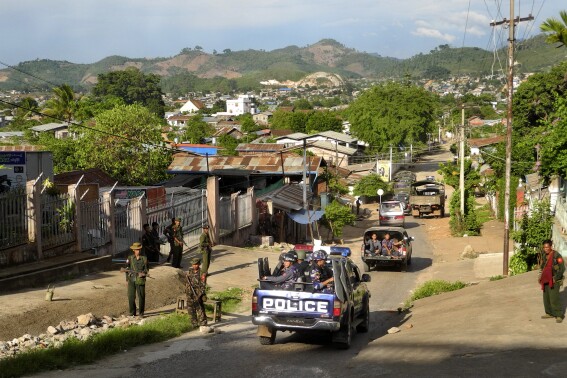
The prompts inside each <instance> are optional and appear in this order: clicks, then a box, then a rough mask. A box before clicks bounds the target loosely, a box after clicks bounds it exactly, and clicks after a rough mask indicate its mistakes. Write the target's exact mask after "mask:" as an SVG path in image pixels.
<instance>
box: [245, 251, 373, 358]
mask: <svg viewBox="0 0 567 378" xmlns="http://www.w3.org/2000/svg"><path fill="white" fill-rule="evenodd" d="M333 248H335V247H331V255H330V256H329V258H328V260H327V266H328V267H329V268H331V269H332V271H333V277H334V284H333V285H332V286H331V287H330V292H328V293H326V292H314V290H313V284H312V283H311V282H309V279H308V278H307V277H300V278H299V279H298V281H297V283H296V284H295V290H293V291H292V290H274V289H267V288H266V287H265V286H264V285H263V283H264V282H263V281H262V280H261V277H262V276H263V275H265V272H266V270H267V271H269V267H268V264H267V258H266V259H259V261H258V266H259V278H260V280H259V281H260V287H259V288H258V289H255V290H254V293H253V296H252V323H253V324H255V325H257V326H258V331H257V335H258V337H259V340H260V344H262V345H271V344H274V342H275V339H276V333H277V331H290V332H313V331H318V332H321V333H323V334H330V335H331V339H332V341H333V343H334V344H335V345H336V346H337V347H339V348H342V349H346V348H349V347H350V345H351V340H352V336H353V333H354V330H355V329H356V330H357V331H358V332H368V329H369V328H370V307H369V299H370V292H369V291H368V287H367V285H366V282H369V281H370V276H369V275H368V274H361V273H360V270H359V268H358V267H357V266H356V264H355V263H354V262H353V261H352V260H351V259H350V257H349V256H350V249H348V248H344V247H342V248H340V249H335V250H333ZM347 250H348V251H347Z"/></svg>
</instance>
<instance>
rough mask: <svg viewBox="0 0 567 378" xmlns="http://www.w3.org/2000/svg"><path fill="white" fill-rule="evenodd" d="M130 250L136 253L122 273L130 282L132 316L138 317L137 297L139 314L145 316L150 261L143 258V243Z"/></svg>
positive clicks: (129, 257)
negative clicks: (124, 273) (141, 252)
mask: <svg viewBox="0 0 567 378" xmlns="http://www.w3.org/2000/svg"><path fill="white" fill-rule="evenodd" d="M130 249H131V250H132V251H133V252H134V253H133V254H132V255H130V256H128V259H127V260H126V267H125V268H123V269H121V271H124V272H126V281H127V282H128V306H129V310H130V316H136V295H138V309H139V312H138V314H139V315H140V317H143V316H144V309H145V305H146V276H147V275H148V270H149V266H148V259H147V257H146V256H142V255H141V254H140V251H141V250H142V244H141V243H133V244H132V245H131V246H130Z"/></svg>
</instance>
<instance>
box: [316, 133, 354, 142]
mask: <svg viewBox="0 0 567 378" xmlns="http://www.w3.org/2000/svg"><path fill="white" fill-rule="evenodd" d="M315 135H321V136H324V137H326V138H331V139H336V140H340V141H341V142H345V143H354V142H356V139H354V138H352V137H349V136H348V135H346V134H342V133H338V132H336V131H323V132H322V133H318V134H315Z"/></svg>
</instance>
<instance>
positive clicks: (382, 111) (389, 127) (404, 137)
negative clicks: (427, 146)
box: [346, 83, 438, 150]
mask: <svg viewBox="0 0 567 378" xmlns="http://www.w3.org/2000/svg"><path fill="white" fill-rule="evenodd" d="M437 108H438V98H437V97H436V96H435V95H433V94H431V93H429V92H427V91H426V90H424V89H422V88H420V87H417V86H414V85H411V84H402V83H387V84H382V85H377V86H374V87H372V88H370V89H369V90H367V91H366V92H364V93H363V94H362V95H361V96H360V97H358V98H357V99H356V101H354V102H353V103H352V104H351V105H350V106H349V108H348V109H347V111H346V115H347V118H348V120H349V121H350V123H351V128H350V130H351V132H352V133H353V135H355V136H356V137H357V138H359V139H360V140H363V141H365V142H367V143H369V144H370V145H371V146H372V147H374V148H376V149H378V150H385V149H386V148H387V147H388V146H390V145H393V146H399V145H409V144H411V143H414V144H415V143H416V142H420V141H421V142H423V143H425V142H426V141H427V133H428V132H432V131H433V130H434V128H435V121H436V119H437Z"/></svg>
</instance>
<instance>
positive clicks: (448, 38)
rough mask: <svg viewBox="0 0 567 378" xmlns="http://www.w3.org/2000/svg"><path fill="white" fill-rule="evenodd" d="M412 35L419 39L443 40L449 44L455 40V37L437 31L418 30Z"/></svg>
mask: <svg viewBox="0 0 567 378" xmlns="http://www.w3.org/2000/svg"><path fill="white" fill-rule="evenodd" d="M411 33H412V34H413V35H417V36H419V37H428V38H436V39H442V40H444V41H447V42H453V41H454V40H455V36H454V35H451V34H447V33H442V32H440V31H439V30H437V29H430V28H417V29H415V30H414V31H413V32H411Z"/></svg>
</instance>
